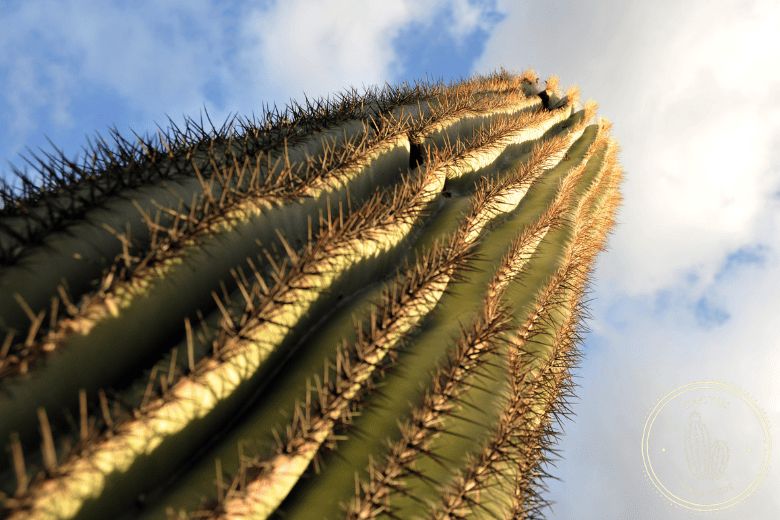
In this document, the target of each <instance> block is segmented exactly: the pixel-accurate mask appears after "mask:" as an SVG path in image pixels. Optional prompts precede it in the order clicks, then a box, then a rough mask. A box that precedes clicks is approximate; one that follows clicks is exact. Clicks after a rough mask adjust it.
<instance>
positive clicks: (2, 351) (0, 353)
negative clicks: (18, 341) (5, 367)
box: [0, 332, 14, 361]
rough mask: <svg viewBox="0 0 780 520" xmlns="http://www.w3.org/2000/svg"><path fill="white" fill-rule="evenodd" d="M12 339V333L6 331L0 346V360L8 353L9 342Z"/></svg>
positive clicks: (9, 348)
mask: <svg viewBox="0 0 780 520" xmlns="http://www.w3.org/2000/svg"><path fill="white" fill-rule="evenodd" d="M13 339H14V333H13V332H8V334H6V335H5V341H4V342H3V347H2V348H0V361H3V360H4V359H5V358H6V356H7V355H8V351H9V350H11V342H12V341H13Z"/></svg>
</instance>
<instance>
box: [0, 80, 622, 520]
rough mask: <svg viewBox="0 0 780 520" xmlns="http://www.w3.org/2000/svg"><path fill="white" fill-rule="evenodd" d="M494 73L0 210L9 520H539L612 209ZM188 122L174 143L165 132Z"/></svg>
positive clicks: (572, 135)
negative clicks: (277, 518) (491, 519)
mask: <svg viewBox="0 0 780 520" xmlns="http://www.w3.org/2000/svg"><path fill="white" fill-rule="evenodd" d="M537 85H538V81H537V77H536V74H535V73H534V72H533V71H532V70H529V71H526V72H524V73H523V74H522V75H517V74H511V73H508V72H506V71H501V72H498V73H495V74H492V75H490V76H486V77H482V76H480V77H473V78H471V79H468V80H463V81H459V82H456V83H452V84H449V85H446V84H443V83H417V84H416V85H413V86H409V85H401V86H397V87H392V86H387V87H386V88H385V89H382V90H379V89H376V90H369V91H367V92H366V93H365V94H363V95H359V94H358V93H356V92H351V93H348V94H344V95H342V96H340V97H338V98H337V99H336V100H335V101H327V100H325V101H317V102H309V101H307V103H306V106H305V107H301V106H299V105H297V104H294V105H293V106H291V107H288V109H287V110H286V111H284V112H282V113H280V112H279V111H267V112H266V113H264V114H263V118H262V120H261V121H260V122H257V121H252V122H249V121H247V122H241V130H240V131H237V130H235V128H234V125H233V124H231V125H224V126H223V127H222V128H221V129H220V130H216V129H214V128H213V125H212V130H211V131H210V132H206V131H205V130H204V129H203V125H202V121H201V124H200V125H198V124H196V123H195V122H193V121H191V120H190V121H187V127H186V129H185V131H180V130H178V129H175V130H174V131H173V135H170V134H169V135H167V136H163V135H162V133H160V136H159V141H158V142H156V143H155V142H154V140H153V139H146V140H144V139H141V138H139V137H138V136H136V138H137V141H138V143H139V144H132V143H130V142H128V141H126V140H124V139H123V138H122V137H120V136H119V134H118V133H117V132H116V131H115V130H114V139H115V141H116V147H115V149H114V150H113V151H112V150H111V149H110V148H109V146H108V145H107V144H105V145H103V144H100V145H97V146H91V150H90V151H89V152H88V156H87V158H86V160H85V162H84V163H83V164H82V165H78V164H75V163H73V162H70V161H68V160H67V159H65V158H64V155H63V156H62V157H61V158H59V159H58V158H55V157H49V161H48V162H44V161H41V162H40V164H41V165H40V167H39V171H40V173H41V174H42V181H33V180H31V179H29V178H27V177H26V174H22V173H21V172H17V173H18V174H19V175H20V177H21V178H22V182H23V187H22V188H21V189H20V190H10V189H5V190H4V191H3V193H2V197H3V203H4V205H3V208H2V210H0V262H1V265H2V267H1V270H0V310H1V313H0V315H1V316H2V322H1V323H0V327H1V329H2V330H1V332H2V336H0V386H1V387H2V393H1V394H0V418H2V420H1V421H0V438H3V439H5V440H6V441H5V444H6V446H7V454H8V459H7V460H8V462H9V464H8V465H7V466H6V467H7V468H8V469H7V470H5V471H4V472H3V473H2V475H1V477H2V480H0V483H1V484H2V491H3V493H4V494H3V496H2V499H3V508H4V513H5V514H6V515H7V516H8V517H9V518H12V519H14V520H18V519H23V518H84V519H86V518H98V519H105V518H120V517H123V515H124V516H126V517H133V518H136V517H138V518H165V517H166V516H171V517H175V518H185V517H188V516H189V517H197V518H204V517H208V518H212V517H213V518H267V517H270V516H273V515H275V514H278V512H283V514H284V515H285V516H286V517H290V518H302V519H310V518H317V519H319V518H323V517H327V518H338V517H346V518H351V519H358V518H374V517H387V518H390V517H399V518H413V517H414V518H416V517H420V516H429V517H432V518H454V517H461V516H464V515H466V514H471V513H473V514H474V515H476V516H498V517H502V518H523V517H526V516H529V515H532V514H534V512H535V511H538V510H539V509H540V508H541V506H542V505H544V500H543V499H542V497H541V496H540V489H542V488H543V481H542V479H543V478H544V476H545V473H544V466H545V461H546V460H547V458H548V456H549V453H550V446H551V443H552V442H553V440H554V438H555V435H556V430H555V429H554V428H553V427H552V424H553V419H556V418H558V416H560V415H561V414H563V413H564V412H565V411H566V410H567V408H566V405H567V397H569V396H571V395H572V394H571V392H572V386H573V385H572V382H571V367H572V366H573V364H574V363H575V362H576V360H577V359H578V356H579V351H578V342H579V340H580V335H581V331H582V322H581V318H582V316H583V312H584V300H583V298H584V295H585V294H586V292H587V290H588V280H589V275H590V272H591V269H592V265H593V261H594V259H595V256H596V255H597V253H598V252H599V251H600V250H603V248H604V245H605V241H606V237H607V234H608V232H609V230H610V229H611V226H612V225H613V218H614V213H615V210H616V208H617V207H618V205H619V203H620V192H619V184H620V182H621V176H622V170H621V168H620V166H619V164H618V162H617V153H618V148H617V144H616V142H615V140H614V139H613V138H612V137H611V136H610V133H609V129H610V125H609V123H608V122H607V121H606V120H604V119H600V120H597V121H596V120H594V117H595V111H596V104H595V103H594V102H587V103H585V104H584V105H581V104H580V102H579V92H578V90H577V88H576V87H572V88H570V89H569V90H567V91H566V92H565V93H564V92H562V91H561V90H560V89H559V87H558V80H557V77H555V76H552V77H551V78H550V79H549V80H548V81H547V84H546V87H545V88H544V89H543V90H540V88H539V87H538V86H537ZM174 128H175V127H174Z"/></svg>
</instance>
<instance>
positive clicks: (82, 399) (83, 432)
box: [79, 388, 89, 442]
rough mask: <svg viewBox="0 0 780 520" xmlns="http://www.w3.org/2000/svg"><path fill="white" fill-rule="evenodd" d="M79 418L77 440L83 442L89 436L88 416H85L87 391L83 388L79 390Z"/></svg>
mask: <svg viewBox="0 0 780 520" xmlns="http://www.w3.org/2000/svg"><path fill="white" fill-rule="evenodd" d="M79 416H80V418H81V425H80V426H81V428H80V435H79V438H80V439H81V442H85V441H86V440H87V437H88V436H89V416H88V415H87V391H86V390H84V389H83V388H82V389H81V390H79Z"/></svg>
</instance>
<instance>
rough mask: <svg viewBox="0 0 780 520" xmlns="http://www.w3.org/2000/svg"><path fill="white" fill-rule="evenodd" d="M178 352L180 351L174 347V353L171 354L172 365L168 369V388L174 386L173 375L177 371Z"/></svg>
mask: <svg viewBox="0 0 780 520" xmlns="http://www.w3.org/2000/svg"><path fill="white" fill-rule="evenodd" d="M178 351H179V349H178V348H176V347H174V349H173V353H172V354H171V365H170V367H168V386H170V385H172V384H173V374H174V371H175V370H176V354H177V353H178Z"/></svg>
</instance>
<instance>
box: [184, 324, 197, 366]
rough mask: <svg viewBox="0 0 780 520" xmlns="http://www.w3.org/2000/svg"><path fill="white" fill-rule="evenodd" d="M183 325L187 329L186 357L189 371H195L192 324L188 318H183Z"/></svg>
mask: <svg viewBox="0 0 780 520" xmlns="http://www.w3.org/2000/svg"><path fill="white" fill-rule="evenodd" d="M184 327H185V329H186V331H187V359H188V361H189V363H190V372H195V341H194V340H193V339H192V325H191V324H190V319H189V318H184Z"/></svg>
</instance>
